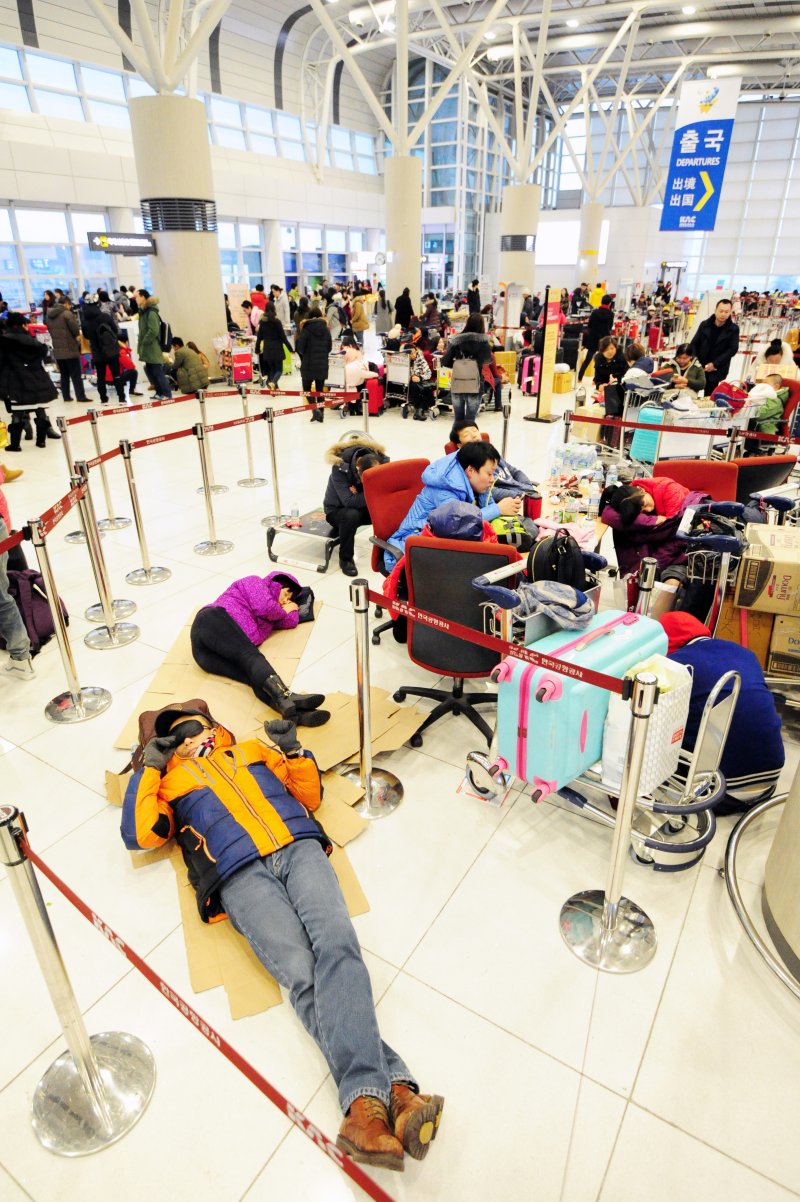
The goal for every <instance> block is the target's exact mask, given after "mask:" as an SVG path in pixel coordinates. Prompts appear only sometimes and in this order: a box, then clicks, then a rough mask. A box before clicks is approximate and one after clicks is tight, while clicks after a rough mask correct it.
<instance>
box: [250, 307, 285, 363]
mask: <svg viewBox="0 0 800 1202" xmlns="http://www.w3.org/2000/svg"><path fill="white" fill-rule="evenodd" d="M285 346H287V347H288V348H289V350H291V349H292V344H291V342H290V341H289V339H288V338H287V337H286V331H285V330H284V328H283V325H282V324H281V322H279V321H278V320H277V318H276V319H275V320H274V321H268V320H267V319H266V318H264V319H262V320H261V321H260V322H259V323H258V334H257V336H256V354H257V355H258V357H259V359H260V360H261V362H262V363H263V364H264V366H265V367H266V368H267V370H268V371H276V370H277V369H278V368H279V367H280V366H281V364H282V363H283V348H284V347H285Z"/></svg>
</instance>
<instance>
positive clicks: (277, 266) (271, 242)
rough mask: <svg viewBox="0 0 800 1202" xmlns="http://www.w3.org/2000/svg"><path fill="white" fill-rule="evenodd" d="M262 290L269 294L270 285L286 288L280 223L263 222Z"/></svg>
mask: <svg viewBox="0 0 800 1202" xmlns="http://www.w3.org/2000/svg"><path fill="white" fill-rule="evenodd" d="M261 224H262V226H263V228H264V256H263V262H264V288H265V290H266V291H267V292H269V286H270V284H280V286H281V288H285V287H286V281H285V278H284V271H283V247H282V246H281V223H280V221H273V220H264V221H262V222H261Z"/></svg>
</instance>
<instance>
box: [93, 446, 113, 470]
mask: <svg viewBox="0 0 800 1202" xmlns="http://www.w3.org/2000/svg"><path fill="white" fill-rule="evenodd" d="M117 455H119V447H112V448H111V450H110V451H103V454H102V455H95V457H94V459H87V460H86V466H87V467H99V465H100V464H101V463H108V461H109V459H116V457H117Z"/></svg>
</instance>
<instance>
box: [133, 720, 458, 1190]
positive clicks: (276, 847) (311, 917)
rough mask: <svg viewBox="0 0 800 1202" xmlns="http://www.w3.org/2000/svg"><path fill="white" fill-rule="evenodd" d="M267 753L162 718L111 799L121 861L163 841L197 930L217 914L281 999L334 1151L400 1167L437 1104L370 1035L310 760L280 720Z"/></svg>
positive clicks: (218, 729)
mask: <svg viewBox="0 0 800 1202" xmlns="http://www.w3.org/2000/svg"><path fill="white" fill-rule="evenodd" d="M265 730H266V733H267V735H268V736H269V738H270V739H271V741H272V744H273V746H271V747H268V746H267V745H266V744H264V743H262V742H260V741H259V740H257V739H250V740H247V741H245V742H244V743H239V744H236V743H235V740H234V738H233V736H232V734H231V733H230V731H228V730H226V729H225V727H224V726H219V725H213V724H212V723H210V722H209V720H208V719H207V717H206V716H205V714H203V713H201V712H200V711H199V710H183V709H166V710H163V711H162V712H161V713H160V714H159V715H158V717H157V718H156V722H155V735H154V737H153V738H152V739H150V741H149V742H148V743H147V745H146V747H145V749H144V759H143V762H144V766H143V767H142V768H141V769H140V770H139V771H137V772H134V774H133V776H132V777H131V779H130V782H129V783H128V787H127V789H126V791H125V800H124V802H123V811H122V838H123V841H124V843H125V846H126V847H128V848H130V849H132V850H133V849H136V848H153V847H159V846H161V845H162V844H164V843H166V842H167V841H168V840H169V839H171V838H172V837H173V835H174V836H175V838H176V839H177V841H178V844H179V846H180V848H181V851H182V852H183V858H184V860H185V861H186V866H187V868H188V872H189V880H190V882H191V884H192V886H193V887H194V890H195V893H196V894H197V906H198V909H199V911H200V917H201V918H202V919H203V921H204V922H216V921H219V920H220V919H223V918H225V917H226V916H227V917H228V918H230V920H231V922H232V923H233V925H234V927H235V928H236V930H237V931H239V933H240V934H241V935H243V936H244V938H245V939H246V940H247V941H248V943H249V944H250V945H251V947H252V948H253V951H254V952H255V954H256V955H257V956H258V958H259V960H260V961H261V962H262V964H263V965H264V967H265V968H266V969H267V970H268V971H269V972H270V973H271V974H272V975H273V976H274V977H275V978H276V980H277V981H279V982H280V984H281V985H283V986H284V988H285V989H286V990H287V991H288V993H289V998H290V1000H291V1003H292V1005H293V1007H294V1009H295V1011H296V1012H297V1015H298V1017H299V1019H300V1021H301V1022H302V1023H303V1026H304V1027H305V1028H306V1030H307V1031H308V1032H309V1034H310V1035H311V1036H313V1038H314V1039H315V1040H316V1042H317V1045H318V1046H319V1048H320V1051H321V1052H322V1054H323V1055H324V1057H325V1059H326V1060H327V1062H328V1067H329V1068H330V1071H331V1075H332V1076H333V1079H334V1081H335V1082H336V1086H337V1089H338V1091H339V1102H340V1105H341V1107H342V1111H343V1113H344V1116H345V1118H344V1121H343V1123H342V1125H341V1128H340V1130H339V1135H338V1137H337V1141H336V1142H337V1145H338V1147H340V1148H342V1149H343V1151H345V1152H347V1153H348V1155H350V1156H352V1158H353V1159H354V1160H357V1161H360V1162H361V1163H363V1164H372V1165H377V1166H380V1167H382V1168H389V1169H399V1170H402V1168H403V1152H404V1151H406V1152H408V1153H409V1155H410V1156H413V1157H414V1158H415V1159H416V1160H422V1159H423V1157H424V1156H425V1155H426V1154H427V1151H428V1147H429V1144H430V1140H431V1139H432V1138H433V1136H434V1135H435V1133H436V1127H437V1124H438V1122H439V1117H440V1115H441V1110H442V1107H443V1105H444V1099H443V1098H441V1097H439V1096H437V1095H433V1096H428V1095H424V1094H420V1093H419V1089H418V1086H417V1084H416V1082H415V1081H414V1078H413V1077H412V1075H411V1073H410V1072H409V1070H408V1069H407V1067H406V1066H405V1064H404V1063H403V1061H402V1060H401V1059H400V1057H399V1056H398V1055H397V1053H396V1052H394V1051H393V1050H392V1049H391V1048H390V1047H389V1046H388V1044H386V1043H384V1042H383V1041H382V1039H381V1037H380V1032H379V1030H378V1021H377V1017H376V1014H375V1003H374V1001H373V998H372V989H371V986H370V980H369V975H368V973H367V969H366V966H365V964H364V961H363V958H362V956H361V948H360V946H359V943H358V938H357V936H356V933H355V930H354V929H353V925H352V923H351V921H350V918H349V916H348V913H347V909H346V906H345V902H344V898H343V896H342V893H341V890H340V888H339V883H338V881H337V879H336V875H335V873H334V871H333V869H332V868H331V866H330V864H329V863H328V858H327V857H328V855H329V854H330V851H331V843H330V840H329V839H328V837H327V835H326V834H325V832H324V830H323V829H322V827H321V826H320V824H319V823H318V822H317V821H316V819H315V818H314V817H313V814H312V811H314V810H316V809H317V807H318V806H319V804H320V801H321V799H322V785H321V781H320V775H319V770H318V768H317V764H316V761H315V760H314V757H313V756H312V755H311V753H310V752H308V751H304V750H303V748H302V747H301V746H300V743H299V741H298V738H297V731H296V728H295V725H294V723H293V722H288V721H285V720H283V721H274V722H268V723H266V724H265Z"/></svg>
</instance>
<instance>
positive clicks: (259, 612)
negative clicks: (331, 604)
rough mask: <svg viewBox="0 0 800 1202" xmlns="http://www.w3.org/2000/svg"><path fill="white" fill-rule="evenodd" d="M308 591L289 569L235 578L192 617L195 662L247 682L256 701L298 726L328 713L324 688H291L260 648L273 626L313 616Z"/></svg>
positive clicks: (319, 723) (290, 624)
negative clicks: (307, 690)
mask: <svg viewBox="0 0 800 1202" xmlns="http://www.w3.org/2000/svg"><path fill="white" fill-rule="evenodd" d="M309 594H310V589H303V588H301V586H300V584H299V582H298V581H297V580H295V578H294V576H290V575H289V573H288V572H270V573H269V575H268V576H264V577H261V576H243V577H242V579H241V580H234V582H233V584H230V585H228V587H227V588H226V589H225V592H224V593H222V594H221V595H220V596H219V597H217V599H216V601H212V603H211V604H210V605H206V606H204V608H203V609H201V610H200V611H199V613H198V614H197V616H196V617H195V619H194V621H193V622H192V628H191V643H192V655H193V657H194V661H195V663H196V664H198V665H199V666H200V667H201V668H202V669H203V671H204V672H211V673H212V674H213V675H215V676H225V677H227V678H228V680H238V681H241V682H242V684H248V685H250V688H251V689H252V690H253V692H254V693H255V695H256V697H258V699H259V701H263V702H264V703H265V704H266V705H268V706H270V707H271V708H272V709H274V710H276V711H277V712H278V713H279V714H280V716H281V717H282V718H288V719H290V720H291V721H292V722H295V723H296V724H297V725H298V726H323V725H324V723H326V722H327V721H328V719H329V718H330V713H329V712H328V711H327V710H324V709H320V706H321V705H322V703H323V701H324V700H325V696H324V694H322V693H293V692H292V690H291V689H290V688H289V686H288V685H287V684H285V683H284V681H283V680H281V678H280V676H279V675H278V673H277V672H276V671H275V669H274V668H273V666H272V664H271V663H270V662H269V660H268V659H267V658H266V656H265V655H263V654H262V652H261V651H260V650H259V648H260V646H261V644H262V643H263V642H264V641H265V640H266V639H268V638H269V637H270V635H271V634H272V633H273V631H275V630H294V628H295V626H297V624H298V623H299V622H310V621H313V618H314V609H313V603H312V602H313V597H311V596H310V595H309Z"/></svg>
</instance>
